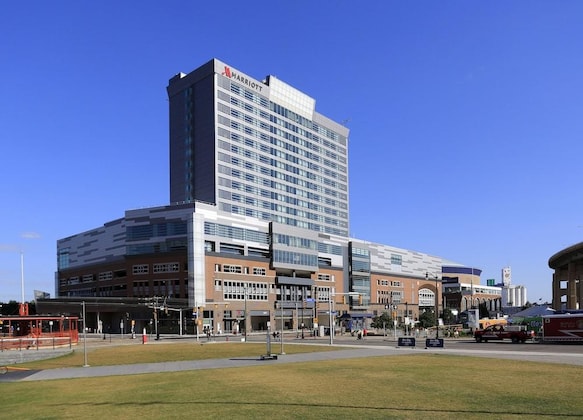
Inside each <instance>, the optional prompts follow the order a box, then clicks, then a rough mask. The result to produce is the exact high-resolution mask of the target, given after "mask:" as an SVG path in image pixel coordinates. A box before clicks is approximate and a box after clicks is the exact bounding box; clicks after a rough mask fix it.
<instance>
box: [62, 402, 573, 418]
mask: <svg viewBox="0 0 583 420" xmlns="http://www.w3.org/2000/svg"><path fill="white" fill-rule="evenodd" d="M193 404H194V405H200V406H209V405H217V406H222V407H224V406H226V405H231V406H272V407H281V408H282V409H284V408H294V407H302V408H323V409H327V410H329V409H349V410H374V411H379V412H381V411H399V412H412V413H424V414H430V413H437V414H486V415H494V416H501V415H512V416H529V417H537V418H541V417H548V418H582V417H583V412H580V413H569V414H560V413H542V412H536V413H535V412H531V413H528V412H524V411H495V410H456V409H447V410H445V409H435V408H408V407H390V406H387V407H375V406H369V405H332V404H303V403H274V402H249V401H246V402H238V401H224V400H222V401H206V400H205V401H188V402H185V401H174V402H169V401H145V402H144V401H142V402H122V403H109V402H101V403H88V402H83V403H72V402H67V406H74V405H82V406H87V405H93V406H96V407H100V406H120V407H122V406H133V405H135V406H137V407H144V406H156V405H173V406H175V405H193ZM59 406H60V405H59Z"/></svg>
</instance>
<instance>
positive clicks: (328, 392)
mask: <svg viewBox="0 0 583 420" xmlns="http://www.w3.org/2000/svg"><path fill="white" fill-rule="evenodd" d="M182 346H187V347H188V348H187V349H185V348H183V347H182ZM146 347H148V348H146ZM294 349H295V350H294ZM319 349H323V350H329V349H330V348H329V347H326V346H323V347H312V346H297V347H296V346H287V347H286V353H291V352H293V351H317V350H319ZM258 350H259V353H258ZM262 350H265V346H261V345H254V344H244V345H240V344H239V345H235V344H233V345H206V346H200V345H194V346H193V345H192V344H190V345H183V344H170V345H157V346H127V347H112V348H103V349H98V350H94V351H91V352H90V353H89V357H90V363H91V365H92V366H95V365H97V364H112V362H113V364H119V363H126V362H128V360H131V361H134V362H136V363H137V362H138V361H139V362H140V363H141V362H144V361H153V360H152V359H153V358H154V359H156V360H157V361H162V360H194V359H202V358H209V357H214V358H223V357H236V356H248V355H254V356H257V355H258V354H261V351H262ZM154 351H155V354H154ZM79 357H81V358H80V359H76V358H79ZM184 358H186V359H184ZM82 361H83V354H82V352H76V354H73V355H71V356H66V357H62V358H60V359H55V360H50V361H43V362H35V365H29V366H35V367H37V368H38V367H41V365H43V364H44V367H63V366H70V365H74V366H79V365H80V364H79V362H81V364H82ZM582 375H583V367H579V366H568V365H559V364H544V363H534V362H519V361H511V360H493V359H482V358H474V357H461V356H450V355H433V354H423V353H421V354H418V355H398V356H383V357H369V358H362V359H347V360H338V361H325V362H313V363H292V364H278V365H276V364H272V363H269V362H268V363H266V364H265V365H263V366H259V367H241V368H231V369H212V370H198V371H187V372H175V373H163V374H148V375H132V376H113V377H105V378H89V379H69V380H55V381H39V382H17V383H2V384H0V407H1V411H0V417H1V418H11V419H12V418H25V419H80V418H83V419H93V418H103V417H106V418H107V417H109V418H111V419H134V418H142V419H154V418H155V419H183V418H202V419H215V418H234V419H248V418H290V419H292V418H293V419H295V418H297V419H304V418H310V419H312V418H321V419H327V418H330V419H332V418H334V419H348V418H351V419H353V418H355V417H359V418H361V419H390V418H395V419H399V418H402V419H419V418H423V419H450V418H463V419H485V418H489V419H490V418H492V419H535V418H536V419H539V418H548V419H561V418H569V419H572V418H583V400H582V398H581V395H583V381H581V377H582Z"/></svg>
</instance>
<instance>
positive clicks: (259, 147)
mask: <svg viewBox="0 0 583 420" xmlns="http://www.w3.org/2000/svg"><path fill="white" fill-rule="evenodd" d="M216 63H218V62H216ZM216 66H217V64H215V74H214V77H215V86H214V90H215V95H214V98H215V101H216V102H215V107H214V109H216V114H215V116H214V120H215V121H216V126H215V128H214V129H213V130H214V139H213V142H214V145H215V148H216V154H215V155H214V160H215V161H214V173H215V177H214V178H213V179H210V178H209V179H205V181H204V182H207V183H209V185H206V186H205V187H201V188H198V191H203V190H204V191H206V192H207V195H208V190H210V189H211V187H212V189H214V190H215V192H216V194H215V196H214V197H215V198H214V202H213V204H216V205H217V207H218V209H220V210H222V211H225V212H227V213H230V214H236V215H241V216H247V217H253V218H257V219H260V220H265V221H274V222H277V223H281V224H284V225H288V226H294V227H298V228H303V229H309V230H313V231H318V232H323V233H327V234H334V235H339V236H344V237H347V236H348V232H349V225H348V223H349V215H348V208H349V204H348V203H349V194H348V159H347V157H348V145H347V142H348V139H347V137H348V130H347V129H346V128H344V127H342V126H340V125H338V124H336V123H333V122H332V121H330V124H326V122H327V121H329V120H327V119H326V118H325V117H322V116H319V115H318V114H316V113H315V111H314V107H315V101H314V100H313V99H312V98H310V97H308V96H307V95H305V94H303V93H301V92H300V91H298V90H296V89H294V88H292V87H291V86H289V85H286V84H285V83H283V82H281V81H279V80H277V79H275V78H273V77H271V76H269V77H268V79H267V82H264V83H260V82H254V81H252V80H250V79H247V78H241V77H231V70H230V71H228V72H226V73H227V74H225V72H224V73H223V74H221V73H219V72H218V71H217V67H216ZM224 67H225V68H227V66H224ZM218 68H222V66H220V65H219V67H218ZM196 72H197V70H195V71H194V72H192V73H191V74H194V73H196ZM184 77H189V75H186V76H184ZM179 80H180V79H179ZM207 80H208V79H205V81H204V82H203V81H194V82H193V84H192V85H190V86H188V87H184V88H182V90H183V91H184V92H187V93H188V95H182V96H181V98H182V101H186V102H188V103H186V104H184V103H182V104H179V103H175V102H172V101H171V125H172V121H174V118H173V117H172V116H173V115H174V114H176V115H182V118H183V120H179V119H178V117H177V118H176V122H175V123H174V125H175V126H174V130H175V132H176V133H178V132H180V133H186V134H185V135H186V137H188V139H184V136H183V135H181V136H180V137H178V136H177V137H176V140H174V141H175V142H180V150H182V156H179V157H178V156H175V157H174V158H173V159H174V160H175V161H176V162H177V163H182V164H181V165H178V166H179V167H180V168H183V169H182V170H183V171H190V172H193V173H196V167H197V166H198V167H201V166H202V165H207V164H208V157H210V156H209V155H206V157H207V159H206V161H205V162H198V163H197V164H193V163H192V162H193V161H195V162H196V159H197V154H196V151H197V145H196V143H197V142H198V143H202V142H205V143H206V142H209V141H210V139H209V138H208V137H207V136H205V137H200V138H195V137H196V134H195V132H196V131H197V130H196V128H195V129H193V117H192V115H193V114H192V113H191V112H184V111H183V110H184V109H187V110H191V109H194V108H196V107H195V106H194V105H195V104H196V105H197V106H198V107H199V108H200V107H201V106H207V103H206V102H202V103H201V99H204V98H206V96H201V95H203V94H204V95H207V92H206V90H204V91H203V89H198V84H203V83H208V82H207ZM172 82H173V81H172V80H171V84H172ZM271 84H272V85H273V86H271ZM259 85H261V87H260V88H258V86H259ZM198 90H201V91H203V92H202V93H201V94H199V95H198V96H197V91H198ZM172 104H175V106H174V107H173V105H172ZM177 106H180V112H179V111H178V110H177V109H176V108H177ZM208 123H209V122H208V121H202V120H201V119H200V118H199V119H198V120H197V121H194V124H198V125H199V126H204V125H205V124H208ZM180 126H183V127H184V129H181V128H180ZM171 131H172V127H171ZM193 139H194V140H193ZM171 141H173V140H172V139H171ZM184 142H186V143H184ZM184 144H188V147H185V146H184ZM177 150H178V149H177ZM199 150H200V148H199ZM199 156H200V153H199ZM171 166H172V167H174V166H175V165H174V163H172V162H171ZM173 176H174V178H175V179H177V180H178V181H176V183H178V182H180V183H181V185H191V184H193V183H190V182H188V179H193V177H192V176H190V177H189V176H187V175H185V174H176V175H173ZM194 178H197V181H195V183H196V182H198V183H199V186H200V183H201V179H202V178H201V177H200V176H199V177H194ZM185 180H187V181H185ZM171 183H172V179H171ZM211 184H212V185H211ZM184 194H185V199H187V200H188V199H190V197H192V196H193V197H194V199H196V200H201V194H200V193H197V192H196V191H195V192H194V194H192V195H189V194H190V191H189V192H188V194H187V192H186V191H185V192H184ZM187 196H188V197H187ZM175 199H176V197H175ZM201 201H205V200H201Z"/></svg>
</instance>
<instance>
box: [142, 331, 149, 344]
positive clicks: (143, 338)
mask: <svg viewBox="0 0 583 420" xmlns="http://www.w3.org/2000/svg"><path fill="white" fill-rule="evenodd" d="M147 342H148V336H147V335H146V328H145V327H144V330H143V331H142V344H146V343H147Z"/></svg>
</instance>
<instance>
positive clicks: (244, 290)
mask: <svg viewBox="0 0 583 420" xmlns="http://www.w3.org/2000/svg"><path fill="white" fill-rule="evenodd" d="M243 293H245V314H244V315H245V318H244V320H243V328H245V329H244V330H243V337H244V340H243V341H245V342H247V285H245V286H244V287H243Z"/></svg>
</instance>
